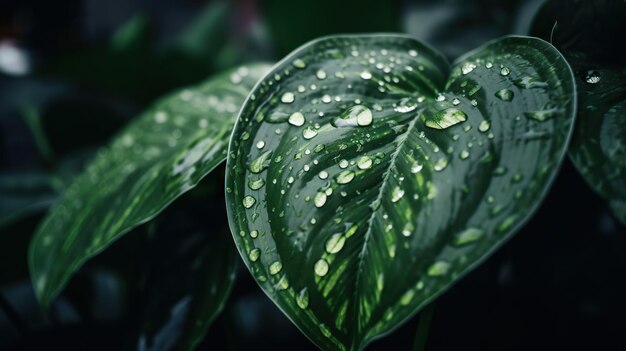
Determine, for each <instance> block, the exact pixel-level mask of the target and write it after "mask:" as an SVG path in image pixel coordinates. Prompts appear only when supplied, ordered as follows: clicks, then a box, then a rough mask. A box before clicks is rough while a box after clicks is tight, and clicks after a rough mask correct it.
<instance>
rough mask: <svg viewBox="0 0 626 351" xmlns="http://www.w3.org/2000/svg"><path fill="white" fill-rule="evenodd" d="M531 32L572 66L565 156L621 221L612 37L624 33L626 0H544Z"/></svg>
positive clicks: (625, 205) (621, 50) (620, 115)
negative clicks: (574, 109)
mask: <svg viewBox="0 0 626 351" xmlns="http://www.w3.org/2000/svg"><path fill="white" fill-rule="evenodd" d="M532 33H533V35H536V36H539V37H543V38H545V39H550V40H552V42H553V43H554V45H555V46H556V47H557V48H558V49H559V50H561V51H563V54H564V55H565V57H566V58H567V60H568V61H569V62H570V64H571V65H572V68H573V70H574V74H575V76H576V78H577V82H578V119H577V123H576V128H575V130H574V134H573V138H572V144H571V146H570V150H569V154H570V157H571V159H572V161H573V162H574V165H575V166H576V168H577V169H578V171H579V172H580V173H581V174H582V175H583V177H584V178H585V180H586V181H587V183H589V185H590V186H591V187H592V188H593V189H594V190H595V191H596V192H597V193H598V194H599V195H600V196H602V197H603V198H605V199H606V200H607V201H608V202H609V205H610V206H611V209H612V210H613V213H614V214H615V217H616V218H617V219H619V220H620V221H621V222H622V223H623V224H624V225H626V123H625V122H626V67H624V56H626V46H625V45H618V44H617V43H616V40H615V38H623V37H625V36H626V2H624V1H621V0H597V1H578V2H575V3H571V2H570V1H567V0H552V1H548V2H546V3H545V4H544V6H543V7H542V8H541V10H540V11H539V12H538V14H537V16H536V17H535V19H534V23H533V28H532ZM607 33H610V35H606V34H607Z"/></svg>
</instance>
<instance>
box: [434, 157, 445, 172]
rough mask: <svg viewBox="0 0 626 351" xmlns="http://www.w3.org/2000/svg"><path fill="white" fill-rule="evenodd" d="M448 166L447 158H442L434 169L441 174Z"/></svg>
mask: <svg viewBox="0 0 626 351" xmlns="http://www.w3.org/2000/svg"><path fill="white" fill-rule="evenodd" d="M447 166H448V159H446V158H440V159H439V160H438V161H437V162H436V163H435V165H434V166H433V169H434V170H435V171H437V172H441V171H443V170H444V169H445V168H446V167H447Z"/></svg>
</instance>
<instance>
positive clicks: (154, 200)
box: [29, 64, 269, 306]
mask: <svg viewBox="0 0 626 351" xmlns="http://www.w3.org/2000/svg"><path fill="white" fill-rule="evenodd" d="M268 68H269V67H268V66H267V65H263V64H258V65H252V66H248V67H242V68H239V69H238V70H233V71H231V72H226V73H224V74H221V75H219V76H217V77H215V78H213V79H210V80H209V81H207V82H206V83H203V84H201V85H198V86H196V87H192V88H188V89H183V90H181V91H179V92H176V93H174V94H172V95H170V96H168V97H166V98H164V99H162V100H160V101H158V102H157V103H155V104H154V106H152V107H151V108H150V109H148V110H147V111H146V112H145V113H143V114H142V115H141V116H139V117H138V118H137V120H136V121H134V122H133V123H131V124H130V125H129V126H128V127H127V128H126V129H125V130H123V131H122V132H121V133H120V134H119V135H118V136H117V137H116V138H115V140H114V141H113V142H112V143H111V145H110V146H109V147H108V148H107V149H105V150H102V151H101V152H100V153H99V154H98V155H97V156H96V158H95V160H94V161H93V162H92V163H91V164H90V165H89V166H88V167H87V170H86V171H85V173H84V174H82V175H81V176H79V177H78V178H77V179H76V181H74V183H73V184H72V185H71V186H70V187H69V189H68V190H67V191H66V192H65V194H64V195H63V198H62V200H61V201H60V203H59V204H57V205H56V206H55V207H54V208H53V209H52V210H51V212H50V214H49V215H48V217H47V218H46V219H45V220H44V222H43V224H42V225H41V226H40V227H39V229H38V231H37V233H36V236H35V237H34V239H33V241H32V243H31V247H30V253H29V260H30V269H31V276H32V279H33V285H34V287H35V292H36V294H37V297H38V298H39V300H40V301H41V303H42V304H43V305H44V306H47V305H48V304H49V303H50V302H51V300H52V299H53V298H54V297H55V296H56V295H57V294H58V293H59V291H60V290H61V289H62V288H63V287H64V286H65V284H66V283H67V281H68V279H69V278H70V277H71V276H72V275H73V274H74V273H75V272H76V271H77V270H78V269H79V268H80V266H81V265H82V264H83V263H84V262H85V261H87V260H88V259H89V258H91V257H93V256H94V255H96V254H98V253H99V252H100V251H102V250H104V249H105V248H106V247H107V246H109V245H110V244H111V243H112V242H113V241H115V240H116V239H118V238H119V237H120V236H122V235H124V234H125V233H126V232H128V231H129V230H130V229H132V228H133V227H136V226H137V225H139V224H142V223H144V222H146V221H148V220H150V219H151V218H153V217H154V216H156V215H157V214H158V213H159V212H160V211H161V210H162V209H163V208H165V207H166V206H167V205H168V204H169V203H171V202H172V201H173V200H174V199H176V198H177V197H178V196H180V195H181V194H183V193H185V192H186V191H188V190H189V189H192V188H193V187H194V186H195V185H196V184H197V183H198V181H200V179H202V178H203V177H204V176H205V175H206V174H207V173H209V172H210V171H211V170H212V169H213V168H214V167H215V166H217V165H218V164H219V163H220V162H222V161H223V160H224V158H225V155H226V146H227V140H228V137H229V135H230V132H231V129H232V126H233V123H234V119H235V114H236V113H237V111H238V110H239V107H240V106H241V104H242V103H243V100H244V98H245V97H246V95H247V94H248V92H249V91H250V89H251V87H252V86H253V84H254V83H255V82H256V81H257V80H258V79H259V78H260V77H261V76H262V74H263V73H264V72H265V71H266V70H267V69H268Z"/></svg>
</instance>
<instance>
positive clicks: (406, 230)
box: [402, 222, 415, 238]
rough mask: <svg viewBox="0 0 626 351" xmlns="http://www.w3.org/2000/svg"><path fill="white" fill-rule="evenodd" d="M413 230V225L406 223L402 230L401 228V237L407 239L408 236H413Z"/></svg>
mask: <svg viewBox="0 0 626 351" xmlns="http://www.w3.org/2000/svg"><path fill="white" fill-rule="evenodd" d="M414 230H415V227H414V226H413V223H411V222H406V223H405V224H404V228H402V235H403V236H405V237H407V238H408V237H409V236H411V234H413V231H414Z"/></svg>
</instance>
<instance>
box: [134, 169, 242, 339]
mask: <svg viewBox="0 0 626 351" xmlns="http://www.w3.org/2000/svg"><path fill="white" fill-rule="evenodd" d="M221 171H222V172H213V173H211V174H210V175H209V176H207V177H206V178H205V179H204V180H203V181H202V183H201V185H199V186H198V187H197V188H196V189H194V191H192V192H189V193H188V194H186V195H185V196H184V197H182V198H180V199H179V200H178V201H176V204H174V205H173V206H170V207H169V208H168V209H167V211H165V212H164V213H163V214H161V215H160V216H159V218H158V219H156V220H155V221H153V222H151V224H153V223H154V227H155V230H154V232H153V233H152V234H153V235H150V236H149V237H148V238H147V239H148V240H146V241H144V242H141V244H140V245H141V251H144V252H147V254H146V255H145V256H146V257H145V258H144V259H143V260H142V261H141V266H143V267H148V268H147V269H146V270H147V272H148V273H147V274H146V275H145V276H144V277H143V279H141V280H142V282H141V283H140V285H141V286H142V290H143V294H141V297H140V301H141V303H140V307H139V308H138V309H140V310H141V316H142V318H141V329H142V331H141V335H140V338H139V346H140V347H139V349H140V350H144V351H147V350H151V351H159V350H163V351H166V350H193V349H194V348H195V347H196V346H197V345H198V344H199V343H200V342H201V341H202V339H203V338H204V335H205V334H206V330H207V329H208V327H209V325H210V324H211V323H212V322H213V320H214V319H215V318H216V317H217V316H218V315H219V313H220V312H221V311H222V309H223V307H224V305H225V303H226V300H227V298H228V296H229V295H230V291H231V288H232V285H233V282H234V279H235V272H236V268H237V262H238V260H239V258H238V256H237V254H236V251H235V247H234V246H233V243H232V239H231V237H230V235H229V234H228V230H227V227H226V223H225V222H226V214H225V213H224V212H225V210H224V205H223V203H224V198H223V188H220V189H219V190H218V189H215V190H214V191H209V193H208V194H207V193H206V190H205V191H203V192H199V191H198V190H200V188H201V187H202V186H203V185H209V184H213V183H222V181H223V174H224V173H223V169H221ZM220 173H221V174H220ZM218 180H220V181H219V182H218ZM202 190H204V189H202ZM199 193H201V194H199ZM216 195H217V196H216ZM207 200H209V201H207ZM206 213H211V214H213V215H216V216H217V215H219V217H218V218H212V220H211V221H207V220H206ZM132 283H133V284H137V279H135V281H134V282H132Z"/></svg>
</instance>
